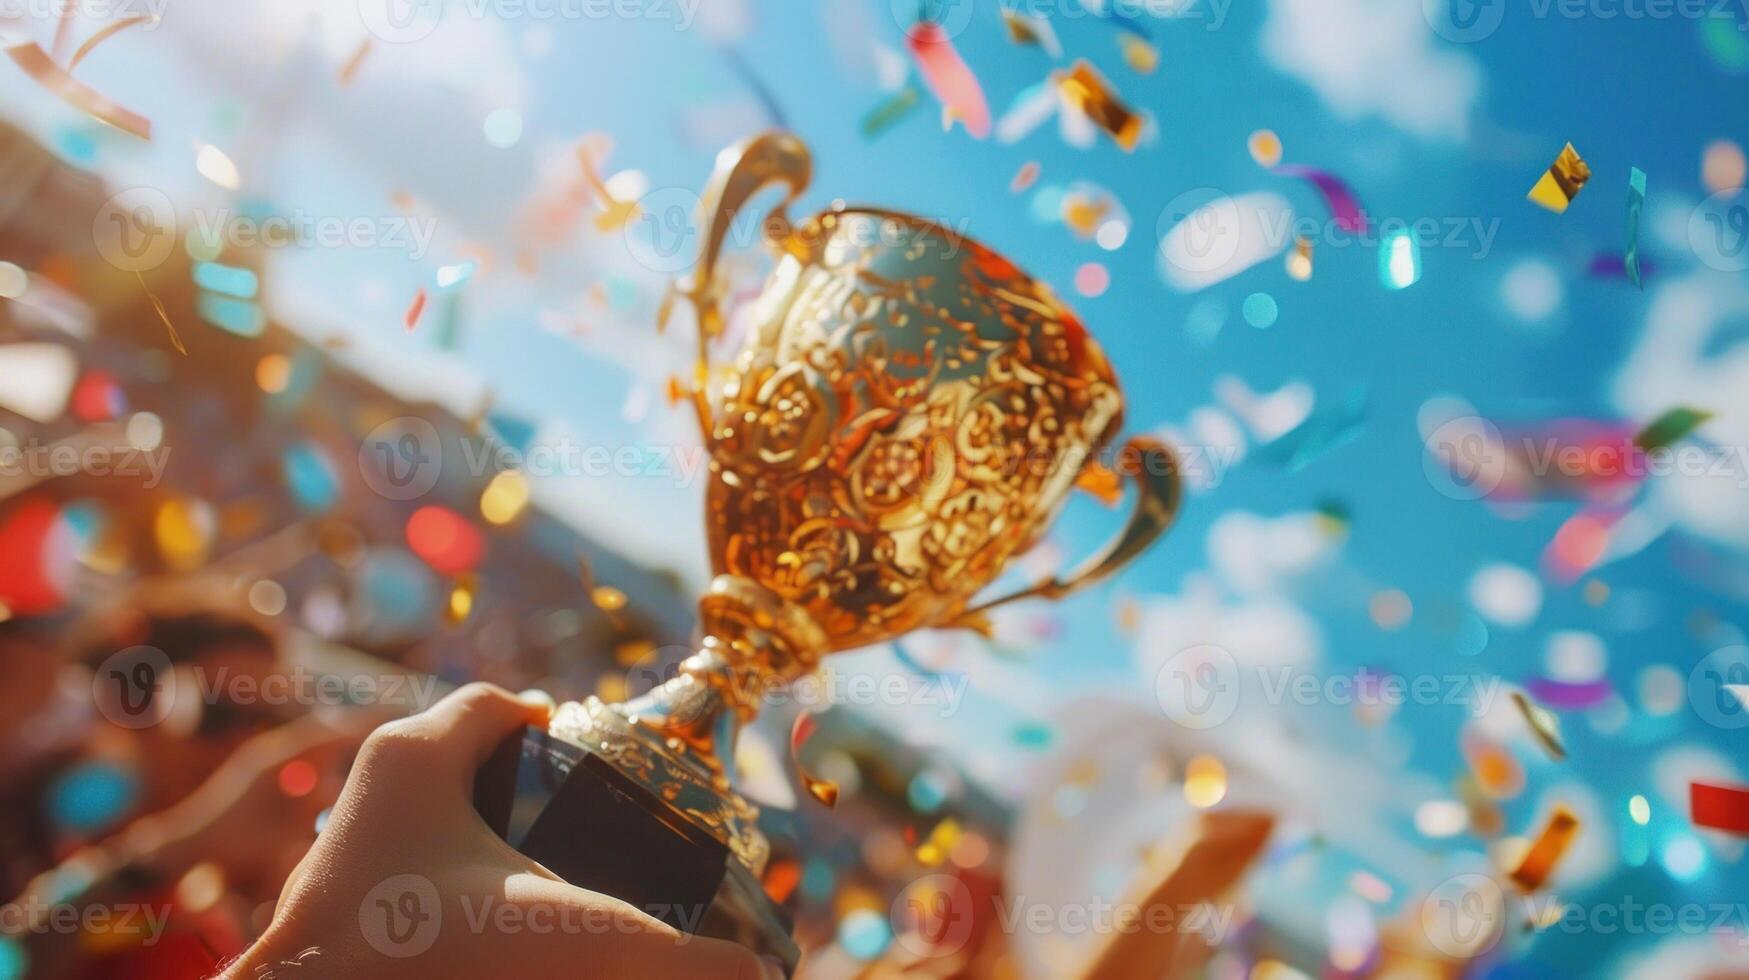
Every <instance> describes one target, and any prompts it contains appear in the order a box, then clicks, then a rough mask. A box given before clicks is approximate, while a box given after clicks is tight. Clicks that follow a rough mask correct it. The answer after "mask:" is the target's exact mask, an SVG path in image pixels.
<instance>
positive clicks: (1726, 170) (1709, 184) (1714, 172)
mask: <svg viewBox="0 0 1749 980" xmlns="http://www.w3.org/2000/svg"><path fill="white" fill-rule="evenodd" d="M1745 178H1749V160H1746V159H1744V157H1743V148H1742V147H1740V146H1738V145H1737V144H1735V143H1733V142H1731V141H1730V140H1714V141H1713V142H1711V143H1708V144H1707V147H1706V152H1705V153H1704V154H1703V155H1702V156H1701V162H1700V181H1701V183H1702V184H1705V185H1706V189H1707V190H1709V191H1711V192H1713V193H1714V194H1723V193H1725V192H1726V191H1737V190H1742V189H1743V182H1744V180H1745Z"/></svg>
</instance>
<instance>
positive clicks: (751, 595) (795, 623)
mask: <svg viewBox="0 0 1749 980" xmlns="http://www.w3.org/2000/svg"><path fill="white" fill-rule="evenodd" d="M699 629H700V632H701V633H702V634H703V641H702V643H701V644H700V647H699V650H698V652H697V653H695V654H693V655H692V656H691V657H688V658H687V659H686V660H685V661H683V662H682V663H681V664H680V673H679V675H678V676H676V677H673V678H671V679H669V680H668V681H666V682H664V683H663V684H661V685H660V686H658V687H656V688H655V689H654V690H652V691H650V692H649V693H648V694H645V695H643V696H641V697H638V698H635V699H633V700H631V701H627V702H624V703H622V704H607V703H605V702H603V701H602V700H601V699H599V698H589V699H587V700H585V701H583V702H582V703H578V702H568V703H566V704H563V705H561V706H560V707H559V710H558V711H557V712H556V713H555V714H554V716H553V720H552V722H551V724H550V725H549V731H550V733H551V734H552V735H553V736H555V737H557V738H561V739H564V740H565V741H567V742H570V743H572V744H574V745H578V746H580V747H582V748H585V749H587V750H589V751H591V752H594V753H597V754H599V755H601V756H602V757H603V758H605V759H606V760H607V761H609V762H611V763H612V764H613V765H615V766H616V767H617V768H618V769H619V770H620V771H621V772H622V773H624V774H625V775H626V777H627V778H629V779H631V780H632V781H633V782H634V783H636V784H638V785H640V786H642V787H643V788H645V789H646V790H648V791H649V792H650V793H651V794H652V795H654V796H655V797H656V798H658V799H660V800H662V801H663V802H664V803H666V804H667V805H668V806H669V807H670V808H671V809H672V810H673V811H674V814H675V815H676V816H677V817H679V818H681V819H683V820H685V821H687V822H689V823H691V824H692V825H693V826H695V827H697V828H699V829H702V830H704V831H705V832H707V833H709V834H710V835H711V836H713V837H715V838H716V839H717V840H719V841H721V842H722V843H723V844H724V845H725V846H727V847H728V848H729V849H730V850H731V851H732V852H734V854H735V856H736V857H737V858H739V859H740V860H741V862H742V863H743V864H744V865H745V866H746V867H747V868H748V870H750V871H752V872H753V873H754V874H760V873H762V872H763V871H764V868H765V862H766V858H767V856H768V855H769V853H770V846H769V844H768V843H767V842H766V840H765V836H764V835H763V834H762V833H760V831H759V828H758V827H757V826H756V825H755V822H756V819H757V817H758V814H759V811H758V810H757V809H755V808H754V807H753V805H752V804H750V803H748V802H747V801H746V800H745V799H743V798H742V797H741V796H740V794H738V793H736V792H735V790H734V787H733V785H732V782H731V778H732V776H733V774H734V771H735V738H736V735H737V734H738V733H739V732H740V729H741V726H742V725H743V724H745V723H747V722H748V721H751V720H752V719H753V717H754V716H755V715H756V714H757V713H758V710H759V706H760V704H761V702H762V701H763V700H764V699H765V697H766V695H767V694H768V693H769V692H770V691H772V690H774V689H775V688H777V687H779V686H782V685H785V684H788V683H790V682H792V681H794V680H796V679H797V678H800V677H802V676H804V675H806V674H808V673H811V672H812V671H813V670H814V668H815V667H817V666H818V665H819V663H820V657H821V656H822V655H823V654H824V652H825V650H826V642H825V638H824V635H823V634H822V633H821V631H820V629H819V627H818V626H816V625H815V624H814V622H813V620H812V619H810V618H808V616H807V614H806V613H805V612H803V611H802V610H801V609H799V608H798V607H796V606H795V605H793V604H791V603H788V602H785V601H784V600H783V599H782V598H780V597H778V596H777V595H775V594H773V593H772V592H771V591H770V590H768V589H765V588H763V587H762V586H760V585H758V584H756V583H754V582H751V581H749V580H747V579H744V578H739V577H737V576H730V575H719V576H717V578H716V579H715V580H714V581H712V582H711V586H710V589H709V590H708V591H707V592H706V593H705V595H704V597H703V598H702V599H701V600H700V601H699Z"/></svg>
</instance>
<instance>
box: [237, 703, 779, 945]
mask: <svg viewBox="0 0 1749 980" xmlns="http://www.w3.org/2000/svg"><path fill="white" fill-rule="evenodd" d="M547 710H548V709H547V708H546V707H544V706H542V705H538V704H532V703H529V702H525V701H522V700H519V699H517V698H516V697H514V696H512V695H510V694H508V693H507V692H505V691H503V690H501V689H499V688H496V687H492V686H490V685H486V684H470V685H468V686H467V687H464V688H462V689H461V690H459V691H457V692H456V693H454V694H452V695H450V696H449V697H447V698H445V699H444V700H443V701H441V702H439V703H438V704H437V705H435V706H434V707H432V708H431V710H429V711H427V712H425V713H423V714H421V715H417V716H414V717H412V718H407V719H403V720H400V721H396V722H393V723H391V724H388V725H385V726H383V727H382V728H380V729H378V730H377V731H376V732H375V733H374V734H372V735H371V737H370V738H369V739H368V740H366V742H365V744H364V748H363V749H362V751H361V752H360V753H359V756H358V760H357V762H356V763H354V765H353V768H352V773H351V776H350V777H349V778H348V780H347V782H346V788H345V789H344V790H343V791H342V793H341V796H340V800H339V802H337V803H336V804H335V805H334V810H333V813H332V815H331V816H330V817H329V820H328V824H327V826H326V828H325V829H324V830H323V831H322V833H321V835H320V837H319V838H318V839H317V842H316V845H315V846H314V847H313V848H311V849H310V852H309V853H308V854H307V855H306V856H305V857H304V859H303V861H302V862H301V863H300V864H299V865H298V867H297V870H295V871H294V872H293V873H292V875H291V877H290V878H289V879H288V880H287V881H286V884H285V888H284V890H283V891H282V892H281V894H280V901H279V906H278V908H277V909H276V910H275V913H274V918H273V924H272V925H271V926H270V927H269V928H268V930H267V933H266V934H265V935H263V936H262V938H261V940H260V941H259V942H257V943H256V944H255V946H253V947H251V948H250V949H249V950H248V951H247V952H246V953H245V954H244V955H243V956H242V957H241V958H240V959H239V960H237V961H236V962H234V963H232V964H231V965H230V966H229V967H228V968H227V969H226V970H225V972H224V973H223V974H222V976H223V977H227V978H237V980H242V978H249V980H262V978H264V977H267V976H273V977H280V978H282V980H295V978H296V977H297V976H298V975H299V972H298V971H299V969H300V968H301V967H303V966H306V965H307V966H310V967H313V968H314V969H312V970H311V974H312V975H317V974H319V975H321V976H324V977H327V976H369V977H381V978H391V980H392V978H397V977H414V976H417V977H420V978H430V977H448V976H454V977H476V976H506V975H510V976H516V975H524V976H540V977H546V976H606V977H620V976H667V975H678V976H687V977H693V976H697V977H722V978H734V980H756V978H761V977H781V976H782V975H783V974H782V970H781V969H780V968H778V967H777V965H776V964H775V963H772V962H770V961H765V960H761V959H759V958H758V957H756V956H755V955H754V954H753V953H752V952H751V951H749V950H747V949H746V948H744V947H742V946H739V945H736V944H733V943H727V942H723V941H720V940H715V939H706V938H700V937H695V936H688V935H685V934H682V933H680V932H677V931H676V930H675V929H674V928H673V927H671V926H669V925H667V924H665V923H663V922H661V921H659V920H657V919H655V918H652V917H651V916H649V915H646V914H645V913H644V912H642V911H640V910H638V909H637V908H634V907H633V906H631V905H629V904H627V903H625V902H622V901H620V900H619V899H616V898H613V897H610V896H607V895H602V894H598V893H595V892H590V891H585V890H583V889H580V888H576V887H574V886H572V885H570V884H568V883H566V882H564V881H562V880H560V879H559V878H558V877H557V876H556V875H554V874H553V873H552V872H550V871H548V870H547V869H545V868H543V867H541V866H540V865H539V864H537V863H536V862H534V861H532V860H530V859H529V858H527V857H525V856H523V855H522V854H519V853H517V852H516V850H515V849H513V848H512V847H511V846H510V845H509V844H507V843H505V842H504V840H503V839H502V838H500V837H499V836H498V835H497V834H495V833H493V832H492V830H491V829H490V828H489V827H487V826H486V823H485V821H484V820H482V819H481V818H480V816H479V814H478V812H476V811H475V809H474V804H473V786H474V776H475V773H476V772H477V771H478V770H479V768H480V767H481V766H482V765H483V764H484V763H485V761H486V759H487V758H488V757H489V756H490V755H491V754H492V752H493V750H494V749H496V748H497V747H498V745H499V744H501V743H502V742H503V741H504V739H506V738H508V737H509V736H510V735H512V734H513V733H515V732H516V731H517V730H518V729H519V728H520V727H521V726H523V725H526V724H536V725H543V726H544V725H545V723H546V720H547ZM579 830H580V831H581V830H583V828H579ZM601 846H603V847H612V846H614V842H613V841H602V842H601Z"/></svg>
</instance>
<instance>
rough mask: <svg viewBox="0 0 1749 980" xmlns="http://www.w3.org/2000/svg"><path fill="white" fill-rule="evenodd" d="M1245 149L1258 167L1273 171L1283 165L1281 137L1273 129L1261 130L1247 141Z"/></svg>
mask: <svg viewBox="0 0 1749 980" xmlns="http://www.w3.org/2000/svg"><path fill="white" fill-rule="evenodd" d="M1245 149H1246V150H1248V151H1249V152H1250V153H1251V159H1253V160H1255V161H1257V164H1258V166H1261V167H1263V168H1265V169H1273V168H1274V167H1276V166H1278V165H1279V164H1280V163H1281V152H1282V151H1281V137H1279V136H1277V135H1275V130H1273V129H1259V130H1258V131H1257V132H1255V133H1252V134H1251V138H1250V139H1248V140H1246V141H1245Z"/></svg>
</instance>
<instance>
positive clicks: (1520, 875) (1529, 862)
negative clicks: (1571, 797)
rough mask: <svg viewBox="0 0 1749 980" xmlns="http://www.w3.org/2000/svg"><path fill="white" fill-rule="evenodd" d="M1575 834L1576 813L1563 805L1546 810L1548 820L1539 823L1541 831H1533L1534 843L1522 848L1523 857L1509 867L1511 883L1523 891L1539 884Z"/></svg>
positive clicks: (1529, 890) (1545, 877) (1529, 891)
mask: <svg viewBox="0 0 1749 980" xmlns="http://www.w3.org/2000/svg"><path fill="white" fill-rule="evenodd" d="M1578 835H1579V818H1578V816H1577V815H1575V814H1574V813H1573V811H1572V810H1569V809H1567V808H1566V807H1564V806H1557V807H1555V812H1554V813H1551V814H1549V822H1548V823H1547V824H1545V825H1544V826H1543V829H1542V833H1540V834H1538V835H1537V838H1536V843H1534V844H1532V845H1530V850H1528V851H1526V852H1524V859H1523V860H1521V861H1519V862H1518V867H1517V868H1515V869H1514V870H1513V872H1512V874H1511V876H1510V877H1511V878H1512V883H1513V884H1515V885H1517V886H1518V887H1519V888H1520V889H1522V890H1523V891H1524V892H1525V893H1526V894H1529V893H1531V892H1534V891H1536V890H1537V889H1538V888H1541V887H1542V886H1543V883H1544V882H1546V881H1548V878H1549V875H1550V874H1552V873H1553V872H1554V870H1555V867H1556V866H1557V865H1559V864H1560V863H1561V858H1562V857H1564V856H1565V855H1566V853H1567V848H1569V847H1571V846H1572V845H1573V838H1575V837H1577V836H1578Z"/></svg>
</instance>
